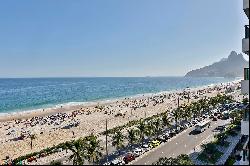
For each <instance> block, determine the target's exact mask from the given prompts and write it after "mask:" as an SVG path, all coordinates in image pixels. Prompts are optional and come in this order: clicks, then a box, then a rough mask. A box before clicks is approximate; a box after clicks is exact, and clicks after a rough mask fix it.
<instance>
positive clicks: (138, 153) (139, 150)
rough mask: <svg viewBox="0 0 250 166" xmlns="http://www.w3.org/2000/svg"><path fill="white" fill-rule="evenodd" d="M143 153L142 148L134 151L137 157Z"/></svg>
mask: <svg viewBox="0 0 250 166" xmlns="http://www.w3.org/2000/svg"><path fill="white" fill-rule="evenodd" d="M142 153H143V149H141V148H135V149H134V151H133V155H134V156H135V157H139V156H140V155H141V154H142Z"/></svg>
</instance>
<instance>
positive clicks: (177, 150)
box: [130, 119, 229, 165]
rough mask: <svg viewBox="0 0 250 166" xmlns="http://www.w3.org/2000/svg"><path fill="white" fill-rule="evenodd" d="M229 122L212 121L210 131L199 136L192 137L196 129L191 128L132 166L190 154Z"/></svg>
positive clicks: (141, 157) (140, 158)
mask: <svg viewBox="0 0 250 166" xmlns="http://www.w3.org/2000/svg"><path fill="white" fill-rule="evenodd" d="M227 122H229V120H220V119H218V121H212V123H211V126H210V128H209V129H207V130H206V131H205V132H203V133H200V134H197V135H192V134H191V135H190V132H191V131H192V130H194V127H192V128H189V129H187V130H185V131H183V132H182V133H180V134H178V135H177V136H176V137H173V138H171V139H170V140H169V141H168V142H166V143H164V144H162V145H161V146H159V147H158V148H156V149H153V150H151V151H149V152H148V153H145V154H144V155H142V156H140V157H138V158H136V160H134V161H133V162H131V163H130V165H151V164H152V163H153V162H155V161H157V160H158V159H159V158H160V157H177V156H178V155H180V154H189V153H190V152H191V151H193V150H194V147H196V146H198V145H200V144H201V143H202V142H203V141H204V140H206V139H207V138H209V137H211V136H212V135H213V134H215V133H214V132H213V129H215V128H216V127H217V126H219V125H224V124H225V123H227Z"/></svg>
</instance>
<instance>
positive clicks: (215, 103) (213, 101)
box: [208, 97, 217, 109]
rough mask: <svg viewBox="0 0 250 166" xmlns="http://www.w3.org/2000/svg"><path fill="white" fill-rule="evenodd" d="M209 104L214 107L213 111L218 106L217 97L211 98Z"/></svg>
mask: <svg viewBox="0 0 250 166" xmlns="http://www.w3.org/2000/svg"><path fill="white" fill-rule="evenodd" d="M208 104H209V105H211V106H212V107H213V109H215V107H216V105H217V98H216V97H211V98H210V99H209V101H208Z"/></svg>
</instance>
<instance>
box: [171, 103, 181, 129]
mask: <svg viewBox="0 0 250 166" xmlns="http://www.w3.org/2000/svg"><path fill="white" fill-rule="evenodd" d="M180 115H181V114H180V108H177V109H176V110H175V111H174V112H173V116H174V120H175V126H176V129H177V123H178V120H179V118H180Z"/></svg>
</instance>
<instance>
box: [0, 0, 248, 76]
mask: <svg viewBox="0 0 250 166" xmlns="http://www.w3.org/2000/svg"><path fill="white" fill-rule="evenodd" d="M242 8H243V1H242V0H105V1H104V0H53V1H52V0H36V1H34V0H22V1H20V0H8V1H1V4H0V77H5V78H6V77H7V78H10V77H85V76H86V77H92V76H95V77H105V76H113V77H119V76H124V77H127V76H132V77H136V76H182V75H185V73H186V72H188V71H190V70H193V69H196V68H200V67H203V66H205V65H209V64H211V63H213V62H216V61H219V60H220V59H222V58H225V57H227V56H228V55H229V54H230V52H231V51H233V50H234V51H236V52H237V53H241V48H242V46H241V41H242V38H243V37H244V25H245V24H248V20H247V17H246V15H245V14H244V12H243V9H242Z"/></svg>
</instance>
